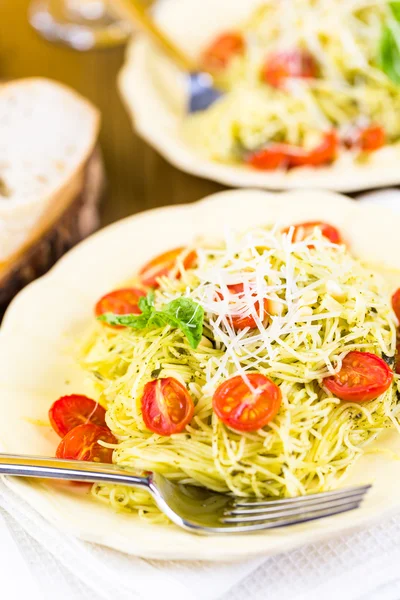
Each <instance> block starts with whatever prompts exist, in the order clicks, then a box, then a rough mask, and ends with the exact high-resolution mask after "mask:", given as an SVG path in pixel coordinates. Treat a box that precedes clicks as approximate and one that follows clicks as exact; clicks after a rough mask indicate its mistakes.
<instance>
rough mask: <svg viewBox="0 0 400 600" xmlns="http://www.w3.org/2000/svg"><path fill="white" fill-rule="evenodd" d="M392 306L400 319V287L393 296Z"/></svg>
mask: <svg viewBox="0 0 400 600" xmlns="http://www.w3.org/2000/svg"><path fill="white" fill-rule="evenodd" d="M392 307H393V310H394V313H395V315H396V317H397V319H398V320H399V321H400V288H399V289H398V290H396V291H395V293H394V294H393V296H392Z"/></svg>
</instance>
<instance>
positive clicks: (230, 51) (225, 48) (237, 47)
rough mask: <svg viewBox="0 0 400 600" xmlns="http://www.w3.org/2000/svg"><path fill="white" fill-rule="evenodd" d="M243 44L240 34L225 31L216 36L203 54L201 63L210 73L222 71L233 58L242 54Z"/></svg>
mask: <svg viewBox="0 0 400 600" xmlns="http://www.w3.org/2000/svg"><path fill="white" fill-rule="evenodd" d="M244 48H245V43H244V39H243V37H242V36H241V35H240V33H237V32H235V31H227V32H226V33H223V34H221V35H220V36H218V37H217V38H216V39H215V40H214V41H213V42H212V43H211V44H210V45H209V46H208V48H206V50H205V51H204V52H203V55H202V58H201V63H202V65H203V66H204V67H205V69H208V70H210V71H217V70H220V69H224V68H225V67H226V66H227V65H228V63H229V61H230V60H231V59H232V58H233V56H235V55H237V54H243V52H244Z"/></svg>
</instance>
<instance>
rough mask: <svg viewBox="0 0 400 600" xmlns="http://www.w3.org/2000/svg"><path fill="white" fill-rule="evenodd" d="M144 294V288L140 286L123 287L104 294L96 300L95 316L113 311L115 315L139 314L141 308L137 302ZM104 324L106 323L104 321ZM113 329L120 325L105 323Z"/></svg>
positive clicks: (118, 327)
mask: <svg viewBox="0 0 400 600" xmlns="http://www.w3.org/2000/svg"><path fill="white" fill-rule="evenodd" d="M145 295H146V290H142V289H140V288H123V289H121V290H114V291H113V292H110V293H109V294H106V295H105V296H103V297H102V298H100V300H99V301H98V302H97V304H96V306H95V309H94V312H95V315H96V317H100V315H104V314H105V313H113V314H115V315H131V314H132V315H140V313H141V310H140V308H139V305H138V302H139V299H140V298H141V297H142V296H145ZM105 325H107V324H106V323H105ZM107 327H112V328H113V329H121V328H122V327H121V326H120V325H107Z"/></svg>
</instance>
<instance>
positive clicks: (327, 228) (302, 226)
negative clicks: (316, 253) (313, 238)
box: [282, 221, 342, 248]
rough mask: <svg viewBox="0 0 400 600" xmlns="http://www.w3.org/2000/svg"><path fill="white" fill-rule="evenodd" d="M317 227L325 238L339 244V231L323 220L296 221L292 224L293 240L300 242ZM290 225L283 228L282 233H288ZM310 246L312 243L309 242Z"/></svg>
mask: <svg viewBox="0 0 400 600" xmlns="http://www.w3.org/2000/svg"><path fill="white" fill-rule="evenodd" d="M316 227H318V228H319V229H320V230H321V233H322V235H323V236H324V237H325V238H327V239H328V240H329V241H330V242H332V244H341V243H342V238H341V236H340V233H339V231H338V230H337V229H336V227H334V226H333V225H329V223H324V222H323V221H307V222H306V223H298V224H297V225H293V228H294V232H293V238H292V239H293V241H294V242H301V241H303V240H304V239H306V238H307V237H308V236H310V235H312V233H313V231H314V229H315V228H316ZM289 230H290V227H286V228H285V229H283V231H282V233H288V232H289ZM309 247H310V248H313V247H314V244H309Z"/></svg>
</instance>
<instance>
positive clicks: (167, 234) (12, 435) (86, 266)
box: [0, 190, 400, 560]
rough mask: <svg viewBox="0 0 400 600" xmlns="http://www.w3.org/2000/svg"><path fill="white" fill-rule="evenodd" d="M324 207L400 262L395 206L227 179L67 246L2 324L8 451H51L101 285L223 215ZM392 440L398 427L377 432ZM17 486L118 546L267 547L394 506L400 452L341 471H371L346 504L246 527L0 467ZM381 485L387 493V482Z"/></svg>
mask: <svg viewBox="0 0 400 600" xmlns="http://www.w3.org/2000/svg"><path fill="white" fill-rule="evenodd" d="M305 219H306V220H316V219H323V220H327V221H329V222H332V223H333V224H334V225H337V226H338V227H339V228H340V229H341V231H342V232H343V234H344V235H345V236H346V238H347V239H348V240H351V244H352V247H353V249H354V251H355V252H356V253H357V254H359V255H361V256H363V257H365V258H367V259H368V258H369V259H373V260H385V261H386V262H389V263H390V264H392V265H393V266H397V267H400V238H399V236H398V232H399V230H400V216H398V215H395V214H394V213H392V212H391V211H390V210H385V209H382V208H381V207H377V206H373V205H367V206H363V205H361V204H357V203H355V202H352V201H350V200H348V199H346V198H344V197H341V196H339V195H334V194H332V193H330V192H316V191H313V192H297V193H286V194H272V193H267V192H261V191H258V192H257V191H246V190H242V191H232V192H223V193H221V194H216V195H215V196H213V197H210V198H209V199H206V200H205V201H202V202H200V203H196V204H192V205H185V206H174V207H166V208H160V209H156V210H152V211H149V212H145V213H142V214H139V215H137V216H134V217H130V218H128V219H125V220H123V221H120V222H118V223H115V224H114V225H112V226H110V227H107V228H106V229H104V230H103V231H101V232H99V233H98V234H96V235H94V236H92V237H91V238H89V239H88V240H87V241H85V242H83V243H82V244H80V245H79V246H77V247H76V248H75V249H74V250H72V251H71V252H69V253H68V254H67V255H66V256H65V257H64V258H62V259H61V260H60V261H59V263H58V264H57V265H56V267H55V268H53V269H52V270H51V271H50V273H49V274H48V275H46V276H45V277H43V278H41V279H39V280H38V281H36V282H35V283H33V284H31V285H30V286H28V287H27V288H25V290H24V291H22V292H21V293H20V294H19V295H18V296H17V298H16V299H15V300H14V302H13V303H12V304H11V306H10V308H9V310H8V312H7V314H6V316H5V319H4V322H3V325H2V328H1V331H0V411H1V419H0V441H1V446H2V448H3V450H4V451H6V452H10V453H12V452H14V453H21V454H32V455H34V454H36V455H50V456H51V455H54V452H55V448H56V445H57V443H58V438H57V436H56V435H55V434H54V433H53V432H52V431H51V429H50V427H46V426H40V425H37V424H35V422H34V421H32V419H33V420H35V419H39V420H44V421H47V411H48V409H49V407H50V405H51V403H52V402H53V401H54V399H55V398H57V397H58V396H60V395H61V394H64V393H72V392H78V393H79V392H82V391H86V390H85V386H86V384H85V375H84V373H83V372H82V371H81V369H80V368H79V367H78V366H77V365H76V364H75V363H74V361H73V360H72V358H71V356H70V346H71V344H72V342H73V341H76V336H79V332H80V331H81V330H82V328H83V327H85V326H86V325H87V321H88V320H89V319H90V318H93V317H92V308H93V305H94V303H95V301H96V299H98V297H99V296H100V295H101V294H103V293H105V292H107V291H108V290H110V289H112V288H113V287H114V286H118V285H119V284H120V282H121V281H124V280H125V279H126V278H128V277H130V276H132V274H134V273H135V271H136V270H137V269H138V267H139V266H140V265H141V264H143V262H144V261H146V260H147V259H149V258H150V257H151V256H153V255H155V254H157V253H158V252H161V251H164V250H166V249H168V248H170V247H171V246H177V245H181V244H182V245H183V244H185V243H188V242H190V241H191V240H192V239H193V238H194V237H195V236H196V235H199V234H203V235H204V234H210V235H218V236H220V235H221V233H222V230H223V229H224V227H226V226H228V227H230V228H234V229H243V228H246V227H250V226H254V225H259V224H260V223H262V222H265V223H268V222H272V221H278V222H279V221H281V222H282V224H289V223H293V222H296V221H299V220H305ZM382 444H384V445H385V446H386V447H389V448H392V449H396V448H397V450H398V451H399V452H400V436H399V435H398V434H395V433H388V434H386V438H385V440H383V441H382ZM6 481H7V485H9V486H10V487H12V488H13V489H14V490H15V491H16V492H17V493H18V494H19V495H20V496H21V497H23V498H24V499H25V500H26V501H27V502H29V503H30V504H31V505H32V506H34V507H35V508H36V509H37V510H38V511H39V512H40V513H41V514H42V515H43V516H45V517H46V518H47V519H49V520H50V521H51V522H52V523H54V524H56V525H57V526H58V527H59V528H61V529H62V530H64V531H66V532H68V533H72V534H74V535H76V536H78V537H80V538H82V539H84V540H89V541H92V542H98V543H100V544H104V545H106V546H110V547H112V548H116V549H118V550H122V551H124V552H128V553H131V554H135V555H140V556H144V557H157V558H165V559H187V560H189V559H204V560H228V559H238V558H241V557H248V556H250V555H255V554H261V553H262V554H274V553H278V552H282V551H284V550H288V549H291V548H293V547H295V546H298V545H300V544H305V543H308V542H312V541H316V540H318V539H321V538H326V537H331V536H333V535H336V534H338V533H341V532H343V531H347V530H350V529H353V528H354V527H359V526H361V525H363V524H366V523H368V522H369V521H371V520H373V519H374V518H376V517H380V516H382V515H383V514H384V513H388V512H390V511H393V510H395V509H396V508H397V507H399V506H400V462H398V461H394V460H390V459H389V458H388V457H387V456H379V455H376V456H373V455H370V456H365V457H363V458H362V460H361V461H359V463H358V465H357V468H356V469H354V472H353V473H352V475H351V478H350V479H349V482H352V483H356V482H366V481H368V482H373V483H374V486H373V489H372V491H371V492H370V494H369V495H368V498H367V500H366V502H365V504H364V505H363V507H362V508H361V509H360V510H358V511H355V512H351V513H349V514H344V515H339V516H335V517H332V518H329V519H325V520H321V521H317V522H314V523H308V524H304V525H299V526H296V527H292V528H290V529H287V528H284V529H279V530H275V531H270V532H266V533H261V534H256V535H251V536H233V537H222V536H218V537H213V538H212V539H210V538H204V537H197V536H195V535H192V534H189V533H186V532H183V531H181V530H179V529H178V528H175V527H174V526H156V525H149V524H148V523H144V522H141V521H140V520H139V519H138V518H137V517H135V516H133V515H127V514H122V513H120V514H117V513H114V512H113V511H112V510H111V509H109V508H107V507H106V506H104V505H102V504H100V503H98V502H97V501H95V500H93V499H92V498H91V497H90V496H85V495H81V494H79V493H78V492H77V491H74V490H71V488H69V487H65V486H61V485H58V486H57V487H49V486H43V485H41V484H38V483H29V482H28V481H23V480H19V479H7V480H6ZM389 490H390V493H388V491H389Z"/></svg>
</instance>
